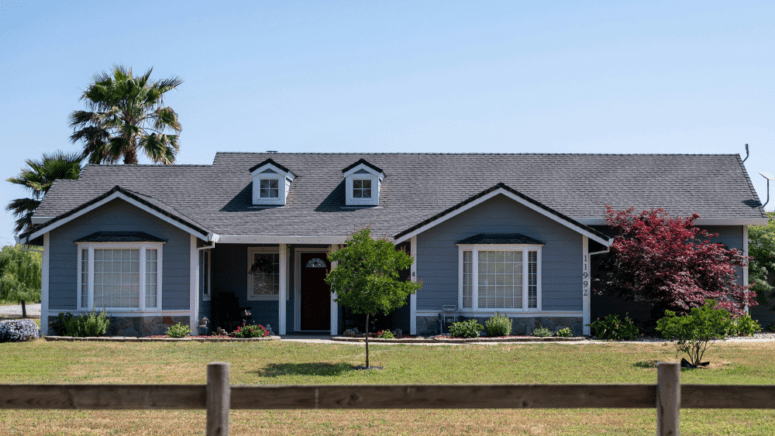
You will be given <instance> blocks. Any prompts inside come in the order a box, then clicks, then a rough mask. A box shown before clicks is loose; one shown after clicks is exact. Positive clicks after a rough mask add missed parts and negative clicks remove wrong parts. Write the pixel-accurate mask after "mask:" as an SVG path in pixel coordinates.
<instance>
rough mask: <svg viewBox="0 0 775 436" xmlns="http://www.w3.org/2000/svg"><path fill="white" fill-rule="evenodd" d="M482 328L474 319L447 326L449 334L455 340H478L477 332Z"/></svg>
mask: <svg viewBox="0 0 775 436" xmlns="http://www.w3.org/2000/svg"><path fill="white" fill-rule="evenodd" d="M483 328H484V326H482V325H481V324H479V323H478V322H477V321H476V320H475V319H469V320H467V321H460V322H454V323H452V325H450V326H449V333H450V334H452V336H454V337H456V338H478V337H479V332H480V331H481V330H482V329H483Z"/></svg>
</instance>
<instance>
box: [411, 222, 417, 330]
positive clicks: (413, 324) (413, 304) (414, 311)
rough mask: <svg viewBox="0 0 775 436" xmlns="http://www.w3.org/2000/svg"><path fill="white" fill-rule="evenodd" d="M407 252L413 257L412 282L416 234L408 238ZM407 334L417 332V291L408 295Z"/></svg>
mask: <svg viewBox="0 0 775 436" xmlns="http://www.w3.org/2000/svg"><path fill="white" fill-rule="evenodd" d="M409 252H410V254H411V256H412V257H413V258H414V262H412V267H411V271H410V274H411V279H412V282H416V281H417V236H412V238H411V239H410V245H409ZM409 334H410V335H416V334H417V293H416V292H415V293H414V294H412V295H410V296H409Z"/></svg>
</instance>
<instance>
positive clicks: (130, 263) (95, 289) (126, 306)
mask: <svg viewBox="0 0 775 436" xmlns="http://www.w3.org/2000/svg"><path fill="white" fill-rule="evenodd" d="M78 247H79V249H78V258H79V259H78V282H79V283H78V293H79V298H78V302H79V309H83V310H98V309H110V310H114V311H116V310H117V311H121V310H127V311H135V310H146V309H152V310H159V309H160V308H161V261H162V258H161V249H162V244H160V243H153V244H99V243H97V244H78Z"/></svg>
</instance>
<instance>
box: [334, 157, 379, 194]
mask: <svg viewBox="0 0 775 436" xmlns="http://www.w3.org/2000/svg"><path fill="white" fill-rule="evenodd" d="M342 173H343V174H344V179H345V192H346V193H345V199H346V200H345V204H346V205H347V206H379V193H380V188H381V187H382V179H384V178H385V173H384V172H383V171H382V170H381V169H380V168H378V167H376V166H374V165H372V164H370V163H368V162H366V161H365V160H364V159H361V160H359V161H358V162H355V163H354V164H352V165H350V166H348V167H347V168H345V169H343V170H342Z"/></svg>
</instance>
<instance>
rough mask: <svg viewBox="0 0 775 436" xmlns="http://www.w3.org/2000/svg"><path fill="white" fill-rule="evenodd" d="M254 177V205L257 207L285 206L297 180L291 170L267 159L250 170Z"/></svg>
mask: <svg viewBox="0 0 775 436" xmlns="http://www.w3.org/2000/svg"><path fill="white" fill-rule="evenodd" d="M250 174H251V175H252V176H253V204H254V205H256V206H283V205H285V199H286V198H287V197H288V191H289V190H290V188H291V182H292V181H293V179H295V178H296V174H293V172H291V170H289V169H288V168H285V167H284V166H282V165H280V164H278V163H277V162H275V161H273V160H272V159H267V160H265V161H263V162H261V163H260V164H258V165H256V166H254V167H253V168H251V169H250Z"/></svg>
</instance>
